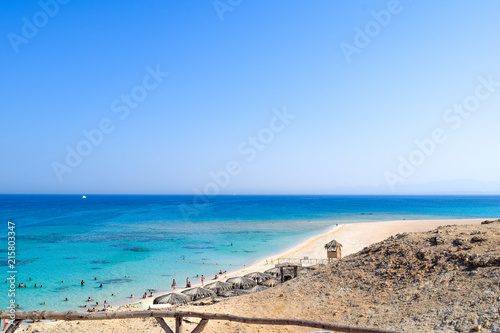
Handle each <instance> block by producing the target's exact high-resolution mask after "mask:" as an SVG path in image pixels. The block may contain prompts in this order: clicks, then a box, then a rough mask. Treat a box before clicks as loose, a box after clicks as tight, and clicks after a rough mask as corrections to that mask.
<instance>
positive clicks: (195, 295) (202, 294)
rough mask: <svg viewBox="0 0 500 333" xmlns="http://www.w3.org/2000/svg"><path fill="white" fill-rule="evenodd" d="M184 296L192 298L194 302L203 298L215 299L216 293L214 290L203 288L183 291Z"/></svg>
mask: <svg viewBox="0 0 500 333" xmlns="http://www.w3.org/2000/svg"><path fill="white" fill-rule="evenodd" d="M182 293H183V294H184V295H187V296H190V297H191V299H192V300H193V301H196V300H198V299H201V298H206V297H213V296H215V293H214V292H213V291H212V290H208V289H205V288H201V287H196V288H191V289H187V290H184V291H182Z"/></svg>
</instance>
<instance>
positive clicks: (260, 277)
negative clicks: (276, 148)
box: [244, 272, 272, 283]
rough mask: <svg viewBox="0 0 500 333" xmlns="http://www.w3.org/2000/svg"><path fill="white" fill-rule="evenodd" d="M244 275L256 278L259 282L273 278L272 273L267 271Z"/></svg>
mask: <svg viewBox="0 0 500 333" xmlns="http://www.w3.org/2000/svg"><path fill="white" fill-rule="evenodd" d="M244 277H246V278H249V279H252V280H254V281H255V282H257V283H260V282H263V281H266V280H269V279H272V275H270V274H266V273H262V272H253V273H249V274H246V275H244Z"/></svg>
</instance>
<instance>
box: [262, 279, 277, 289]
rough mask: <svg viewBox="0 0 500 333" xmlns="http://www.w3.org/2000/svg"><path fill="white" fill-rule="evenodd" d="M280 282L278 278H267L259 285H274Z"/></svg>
mask: <svg viewBox="0 0 500 333" xmlns="http://www.w3.org/2000/svg"><path fill="white" fill-rule="evenodd" d="M280 283H281V281H280V280H278V279H276V278H273V279H269V280H266V281H264V282H262V283H261V285H263V286H266V287H275V286H277V285H278V284H280Z"/></svg>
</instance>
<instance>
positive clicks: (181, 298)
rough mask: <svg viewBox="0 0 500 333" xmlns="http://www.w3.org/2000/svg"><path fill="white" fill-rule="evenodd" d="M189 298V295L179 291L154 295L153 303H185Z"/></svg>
mask: <svg viewBox="0 0 500 333" xmlns="http://www.w3.org/2000/svg"><path fill="white" fill-rule="evenodd" d="M190 300H191V297H189V296H187V295H184V294H181V293H170V294H166V295H163V296H159V297H156V298H155V299H154V301H153V304H172V305H175V304H186V303H187V302H189V301H190Z"/></svg>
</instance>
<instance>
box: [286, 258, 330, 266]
mask: <svg viewBox="0 0 500 333" xmlns="http://www.w3.org/2000/svg"><path fill="white" fill-rule="evenodd" d="M278 264H296V265H302V266H312V265H318V264H328V259H297V258H279V259H278Z"/></svg>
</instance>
